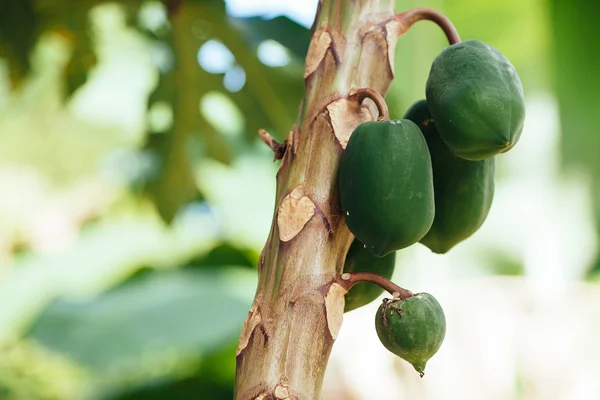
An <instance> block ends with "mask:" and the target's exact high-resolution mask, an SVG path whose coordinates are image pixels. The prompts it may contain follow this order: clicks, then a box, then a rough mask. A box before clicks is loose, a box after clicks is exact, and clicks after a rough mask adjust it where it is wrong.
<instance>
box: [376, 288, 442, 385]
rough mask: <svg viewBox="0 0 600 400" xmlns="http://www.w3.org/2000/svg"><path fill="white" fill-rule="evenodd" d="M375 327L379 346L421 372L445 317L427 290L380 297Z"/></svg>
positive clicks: (434, 349) (439, 338) (438, 338)
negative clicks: (408, 294)
mask: <svg viewBox="0 0 600 400" xmlns="http://www.w3.org/2000/svg"><path fill="white" fill-rule="evenodd" d="M375 329H376V331H377V336H379V340H380V341H381V343H382V344H383V346H384V347H385V348H386V349H388V350H389V351H391V352H392V353H394V354H395V355H397V356H398V357H400V358H402V359H403V360H405V361H408V362H409V363H410V364H412V366H413V367H414V369H415V370H416V371H417V372H419V373H420V374H421V376H423V374H424V371H425V366H426V364H427V361H429V359H430V358H431V357H433V355H434V354H435V353H437V351H438V350H439V348H440V346H441V345H442V342H443V341H444V336H445V335H446V317H445V316H444V310H443V309H442V306H440V303H438V301H437V300H436V299H435V297H433V296H432V295H430V294H429V293H418V294H415V295H413V296H412V297H408V298H406V299H404V300H401V299H397V298H393V299H384V300H383V302H382V303H381V305H380V306H379V308H378V309H377V314H376V315H375Z"/></svg>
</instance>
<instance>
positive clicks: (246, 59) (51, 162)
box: [0, 0, 600, 400]
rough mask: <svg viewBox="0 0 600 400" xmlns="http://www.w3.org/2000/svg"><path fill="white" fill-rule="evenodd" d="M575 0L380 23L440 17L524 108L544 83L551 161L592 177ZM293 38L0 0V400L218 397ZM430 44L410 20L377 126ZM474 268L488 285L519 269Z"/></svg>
mask: <svg viewBox="0 0 600 400" xmlns="http://www.w3.org/2000/svg"><path fill="white" fill-rule="evenodd" d="M579 3H581V4H579ZM579 3H578V4H577V5H576V4H575V3H572V2H566V1H560V0H553V1H550V2H548V3H546V2H544V1H543V0H527V1H521V0H511V1H487V2H479V3H473V2H468V1H466V0H453V1H447V2H444V1H442V0H431V1H427V2H425V1H417V0H407V1H398V10H400V9H407V8H410V7H412V6H429V7H435V8H438V9H441V10H442V11H444V12H446V13H447V15H448V16H449V17H450V18H451V19H452V20H453V21H454V23H455V25H456V26H457V28H458V29H459V31H460V32H461V34H462V36H463V38H472V37H477V38H479V39H482V40H485V41H487V42H489V43H490V44H492V45H494V46H496V47H498V48H500V49H501V50H502V51H503V52H505V54H506V55H507V56H508V57H509V58H510V59H511V60H513V62H514V64H515V66H516V67H517V69H518V70H519V71H520V73H521V76H522V78H523V81H524V86H525V89H526V91H527V93H526V94H527V95H528V96H529V95H530V93H536V92H537V93H539V92H543V91H547V90H549V89H552V88H554V86H553V85H554V84H556V90H557V92H556V93H557V94H558V101H559V105H560V108H561V122H562V125H563V132H565V133H566V134H565V135H564V136H563V142H564V146H563V147H562V148H563V149H564V160H565V163H566V164H571V163H572V164H579V165H580V166H582V167H584V168H586V169H588V172H589V173H591V175H592V176H594V177H598V176H600V170H599V169H600V165H599V164H598V160H599V159H600V158H598V154H599V153H598V152H599V151H600V149H598V137H600V136H599V135H597V134H596V130H597V124H596V123H595V121H594V117H595V113H594V110H595V108H597V105H598V102H597V101H596V100H595V95H596V93H597V92H598V89H599V88H600V82H599V81H598V75H597V74H595V73H594V72H595V71H597V70H598V67H600V62H599V58H598V57H599V54H600V53H598V52H597V51H595V50H594V49H597V47H593V48H592V47H591V46H595V43H593V41H590V40H586V39H588V38H590V37H592V36H593V35H594V32H593V30H594V29H595V28H594V25H593V22H594V21H595V20H597V18H596V17H597V16H598V11H600V7H598V6H593V5H592V6H590V5H589V4H587V3H586V4H587V5H584V3H583V2H581V1H580V2H579ZM308 6H309V5H307V7H308ZM310 6H311V7H315V6H316V4H312V5H310ZM547 16H548V17H547ZM574 21H577V22H574ZM207 43H212V44H215V43H218V44H219V45H220V46H221V47H224V48H225V49H226V52H228V53H227V54H229V56H227V57H225V65H224V66H223V68H221V70H218V71H212V70H210V68H207V67H206V66H203V65H201V64H202V62H201V60H199V59H200V56H199V54H200V53H199V50H200V49H202V48H203V46H205V45H207ZM308 43H309V30H308V29H307V28H306V27H304V26H302V25H299V24H298V23H296V22H294V21H292V20H291V19H289V18H287V17H283V16H279V17H275V18H271V19H264V18H262V17H248V18H237V17H232V16H230V15H228V14H227V12H226V7H225V3H223V2H222V1H218V0H212V1H210V0H204V1H202V0H189V1H185V0H183V1H178V0H165V2H164V3H163V2H159V1H142V0H118V1H114V2H106V1H100V0H78V1H70V0H22V1H8V0H0V193H1V195H0V355H1V356H0V398H2V399H10V400H21V399H27V400H29V399H31V400H35V399H159V398H160V399H162V398H175V399H186V398H198V396H199V394H200V398H207V399H227V398H231V397H232V395H233V392H232V390H233V388H232V386H233V379H234V371H235V358H234V353H235V344H236V341H237V336H238V334H239V331H240V328H241V326H242V323H243V320H244V317H245V315H246V312H247V310H248V308H249V306H250V303H251V301H252V296H253V293H254V290H255V285H256V270H255V266H256V264H257V261H258V257H259V252H260V250H261V247H262V245H263V244H264V241H265V239H266V237H267V234H268V231H269V227H270V223H271V219H272V209H273V202H274V198H273V197H274V183H275V182H274V179H275V178H274V177H275V173H276V167H277V166H276V164H273V163H272V162H271V159H272V155H271V154H270V153H269V151H268V149H266V148H264V146H263V145H262V144H261V143H259V141H258V139H257V137H256V136H257V135H256V132H257V129H258V128H259V127H260V128H265V129H266V130H268V131H269V132H271V133H272V134H273V135H274V136H276V137H277V138H278V139H280V140H281V139H283V138H285V136H286V135H287V132H288V130H289V129H290V128H291V127H292V125H293V124H294V122H295V121H296V117H297V110H298V106H299V104H300V101H301V98H302V95H303V79H302V76H303V57H304V55H305V54H306V51H307V49H308ZM265 44H268V45H270V46H271V48H273V46H274V45H278V46H279V52H280V53H281V52H283V53H282V54H283V55H285V57H284V59H285V62H280V63H279V64H278V63H270V62H268V60H265V59H263V58H261V57H260V53H261V46H265ZM553 45H554V46H553ZM444 46H445V39H444V37H443V35H442V34H441V32H440V31H439V30H438V29H437V28H436V27H435V26H434V25H432V24H429V23H420V24H418V25H417V26H415V27H414V28H413V30H411V31H410V32H409V33H408V34H406V35H405V36H404V37H402V38H401V39H400V42H399V44H398V50H397V53H396V77H397V78H398V79H396V80H395V81H394V83H393V85H392V88H391V90H390V92H389V95H388V97H387V100H388V102H389V105H390V110H391V111H392V115H402V114H404V110H405V109H406V107H408V106H409V105H410V104H412V103H413V102H414V101H415V100H418V99H420V98H422V97H423V96H424V87H425V80H426V78H427V74H428V71H429V65H430V63H431V60H432V59H433V58H434V57H435V56H436V55H437V53H438V52H439V51H440V50H441V49H442V48H443V47H444ZM275 47H276V46H275ZM282 49H283V50H282ZM273 51H275V50H273ZM280 55H281V54H280ZM217 56H218V55H216V54H214V53H213V54H212V55H211V57H212V58H211V59H210V60H209V61H210V62H214V63H217V62H218V61H219V60H218V58H219V57H217ZM209 58H210V57H209ZM552 60H556V63H555V64H554V63H552V62H551V61H552ZM199 62H200V64H199ZM548 65H556V69H555V70H554V69H552V68H548ZM234 78H235V79H234ZM232 79H233V81H234V83H235V82H236V84H235V85H233V84H231V82H232ZM582 144H583V145H582ZM596 180H597V179H596ZM597 187H599V186H597ZM596 192H597V193H598V194H600V190H598V189H597V190H596ZM597 199H600V196H597ZM597 203H598V204H600V200H598V201H597ZM598 209H600V206H599V207H598ZM598 215H600V212H598ZM490 254H492V255H491V257H492V258H493V259H494V260H496V261H495V262H494V263H491V264H490V265H492V267H491V268H493V270H491V271H490V272H492V273H500V274H520V273H522V272H523V266H522V263H521V260H516V259H513V258H512V257H511V256H508V255H506V254H502V253H501V252H499V253H498V254H496V255H494V254H493V252H492V253H490ZM599 265H600V263H599Z"/></svg>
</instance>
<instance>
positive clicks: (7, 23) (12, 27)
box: [0, 0, 39, 82]
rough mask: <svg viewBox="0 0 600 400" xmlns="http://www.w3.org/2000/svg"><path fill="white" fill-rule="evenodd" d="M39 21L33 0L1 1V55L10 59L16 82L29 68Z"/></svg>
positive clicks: (12, 75)
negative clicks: (30, 54)
mask: <svg viewBox="0 0 600 400" xmlns="http://www.w3.org/2000/svg"><path fill="white" fill-rule="evenodd" d="M38 22H39V21H38V15H36V13H35V11H34V9H33V0H20V1H1V2H0V57H4V58H7V59H8V61H9V66H10V72H11V78H12V80H13V81H14V82H18V81H19V80H20V79H22V78H23V76H24V75H25V74H26V73H27V71H28V70H29V53H30V51H31V48H32V47H33V44H34V43H35V39H36V37H37V29H38V27H37V24H38Z"/></svg>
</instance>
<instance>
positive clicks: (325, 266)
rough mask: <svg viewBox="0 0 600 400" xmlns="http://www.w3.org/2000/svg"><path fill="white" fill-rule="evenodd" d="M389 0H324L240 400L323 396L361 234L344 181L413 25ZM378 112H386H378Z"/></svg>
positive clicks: (243, 363)
mask: <svg viewBox="0 0 600 400" xmlns="http://www.w3.org/2000/svg"><path fill="white" fill-rule="evenodd" d="M393 5H394V1H391V0H357V1H352V2H349V1H345V0H321V1H320V3H319V6H318V10H317V15H316V18H315V22H314V25H313V27H312V30H311V31H312V38H311V42H310V46H309V49H308V53H307V56H306V60H305V72H304V84H305V95H304V98H303V101H302V104H301V106H300V109H299V114H298V119H297V122H296V124H295V125H294V127H292V129H291V132H290V134H289V136H288V137H287V138H286V140H285V142H284V143H277V142H276V141H275V140H274V139H273V138H272V137H271V136H270V135H269V134H268V133H266V132H265V131H261V133H260V137H261V139H262V140H263V141H265V143H267V145H268V146H269V147H270V148H271V149H273V151H274V153H275V158H276V159H279V158H280V159H281V165H280V166H279V170H278V171H277V176H276V178H277V186H276V198H275V210H274V213H273V220H272V225H271V230H270V233H269V237H268V239H267V243H266V245H265V247H264V249H263V251H262V253H261V257H260V260H259V265H258V273H259V280H258V287H257V290H256V294H255V298H254V301H253V304H252V306H251V308H250V311H249V313H248V316H247V318H246V321H245V323H244V325H243V327H242V332H241V335H240V339H239V344H238V349H237V352H236V383H235V385H236V386H235V398H236V399H238V400H250V399H252V400H256V399H258V400H260V399H302V400H312V399H318V398H319V392H320V389H321V384H322V382H323V375H324V372H325V369H326V367H327V361H328V358H329V354H330V351H331V348H332V346H333V343H334V341H335V339H336V337H337V334H338V331H339V329H340V327H341V324H342V318H343V313H344V294H345V293H346V291H347V289H346V288H345V287H346V285H345V284H340V283H338V281H337V280H338V277H339V275H340V274H341V273H342V270H343V266H344V260H345V257H346V253H347V251H348V249H349V247H350V244H351V243H352V241H353V236H352V234H351V233H350V231H349V230H348V227H347V226H346V223H345V219H344V215H343V213H342V212H341V206H340V201H339V193H338V189H337V184H336V179H337V175H338V169H339V164H340V159H341V156H342V154H343V151H344V149H345V147H346V144H347V143H348V139H349V138H350V135H351V133H352V131H353V130H354V128H356V126H358V125H359V124H360V123H362V122H365V121H371V120H375V119H378V118H380V117H381V118H382V119H385V118H387V116H386V115H383V114H384V113H385V112H384V109H385V107H383V104H385V102H384V101H383V99H382V96H385V93H386V92H387V90H388V88H389V86H390V83H391V81H392V79H393V77H394V73H393V71H394V50H395V46H396V41H397V39H398V37H399V36H400V35H401V34H403V33H405V32H406V30H407V29H408V25H407V24H406V23H403V22H401V20H402V18H397V16H396V13H395V11H394V9H393ZM378 109H379V111H378Z"/></svg>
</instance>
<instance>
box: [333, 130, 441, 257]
mask: <svg viewBox="0 0 600 400" xmlns="http://www.w3.org/2000/svg"><path fill="white" fill-rule="evenodd" d="M338 184H339V192H340V201H341V205H342V210H343V212H344V214H345V215H346V223H347V225H348V228H349V229H350V231H351V232H352V233H353V234H354V236H356V238H357V239H358V240H360V241H361V242H363V243H364V244H366V246H367V250H368V251H369V252H370V253H371V254H373V255H374V256H376V257H383V256H385V255H386V254H389V253H391V252H393V251H396V250H399V249H402V248H404V247H408V246H410V245H412V244H414V243H416V242H418V241H419V240H420V239H421V238H422V237H423V236H425V234H426V233H427V231H428V230H429V228H430V227H431V224H432V222H433V216H434V204H433V176H432V170H431V158H430V157H429V151H428V150H427V143H426V142H425V139H424V137H423V134H422V133H421V131H420V130H419V127H418V126H417V125H416V124H415V123H414V122H412V121H409V120H396V121H369V122H364V123H362V124H360V125H359V126H358V127H356V129H355V130H354V132H353V133H352V136H350V139H349V141H348V145H347V146H346V150H345V152H344V155H343V156H342V160H341V163H340V171H339V177H338Z"/></svg>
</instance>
